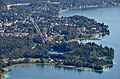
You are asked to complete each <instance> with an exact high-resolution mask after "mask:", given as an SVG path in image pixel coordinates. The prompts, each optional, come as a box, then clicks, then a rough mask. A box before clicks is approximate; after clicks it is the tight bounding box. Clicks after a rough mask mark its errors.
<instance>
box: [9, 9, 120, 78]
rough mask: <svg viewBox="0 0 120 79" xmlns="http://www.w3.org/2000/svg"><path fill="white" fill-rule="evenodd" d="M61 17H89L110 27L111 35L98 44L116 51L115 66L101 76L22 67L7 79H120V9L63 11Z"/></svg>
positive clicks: (17, 68)
mask: <svg viewBox="0 0 120 79" xmlns="http://www.w3.org/2000/svg"><path fill="white" fill-rule="evenodd" d="M60 15H63V16H72V15H82V16H87V17H89V18H93V19H96V20H97V21H99V22H104V23H105V24H107V25H109V26H110V27H109V28H110V32H111V33H110V35H109V36H106V37H104V38H103V40H100V41H96V42H97V43H98V44H103V45H107V46H110V47H113V48H114V49H115V57H114V62H115V65H114V66H113V67H112V68H110V69H107V70H105V71H104V72H103V73H101V74H99V73H96V72H93V71H89V70H85V71H81V70H76V69H70V68H60V67H54V66H50V65H28V66H20V67H15V68H13V69H12V70H11V71H10V72H8V73H7V74H8V75H9V78H7V79H120V7H114V8H113V7H112V8H94V9H85V10H66V11H61V12H60Z"/></svg>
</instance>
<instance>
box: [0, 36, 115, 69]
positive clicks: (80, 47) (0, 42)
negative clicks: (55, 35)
mask: <svg viewBox="0 0 120 79" xmlns="http://www.w3.org/2000/svg"><path fill="white" fill-rule="evenodd" d="M51 49H52V51H56V52H58V54H54V53H53V54H51V53H48V52H49V51H51ZM0 52H1V54H0V58H1V59H3V58H4V59H5V58H10V59H15V58H40V59H41V58H42V60H43V59H47V61H48V59H49V58H51V59H53V63H55V64H56V65H70V66H76V67H89V68H94V69H98V70H99V69H100V70H101V69H103V66H107V65H113V61H112V59H113V58H114V50H113V49H112V48H108V47H107V46H105V47H103V46H102V45H97V44H95V43H86V44H83V43H80V44H79V43H78V42H72V43H60V44H59V43H46V44H42V43H39V42H38V41H37V40H35V39H33V38H27V37H25V38H16V37H9V39H7V38H3V37H1V39H0ZM61 52H62V54H61ZM59 53H60V54H59ZM1 61H2V60H1ZM45 62H46V61H42V62H41V61H40V63H45ZM2 65H3V67H4V66H5V64H3V63H2V62H1V66H2ZM1 68H2V67H1Z"/></svg>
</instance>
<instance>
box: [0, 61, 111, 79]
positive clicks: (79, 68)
mask: <svg viewBox="0 0 120 79" xmlns="http://www.w3.org/2000/svg"><path fill="white" fill-rule="evenodd" d="M37 64H40V65H42V64H43V65H50V66H54V67H61V68H71V69H76V70H83V71H84V70H85V71H94V72H95V71H97V72H103V71H106V69H107V67H108V66H111V65H112V64H109V65H105V66H103V70H95V69H93V68H89V67H76V66H67V65H55V64H51V63H23V64H14V65H11V66H8V67H5V68H3V69H5V70H6V71H5V72H4V73H2V72H1V73H0V77H1V78H0V79H5V74H6V73H7V72H8V71H9V70H11V69H13V68H15V67H20V66H28V65H37Z"/></svg>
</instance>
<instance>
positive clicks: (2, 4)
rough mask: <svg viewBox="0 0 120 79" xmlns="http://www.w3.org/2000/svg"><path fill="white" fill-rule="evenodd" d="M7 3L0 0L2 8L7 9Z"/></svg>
mask: <svg viewBox="0 0 120 79" xmlns="http://www.w3.org/2000/svg"><path fill="white" fill-rule="evenodd" d="M6 8H7V5H6V4H5V3H4V2H2V1H1V0H0V9H6Z"/></svg>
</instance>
